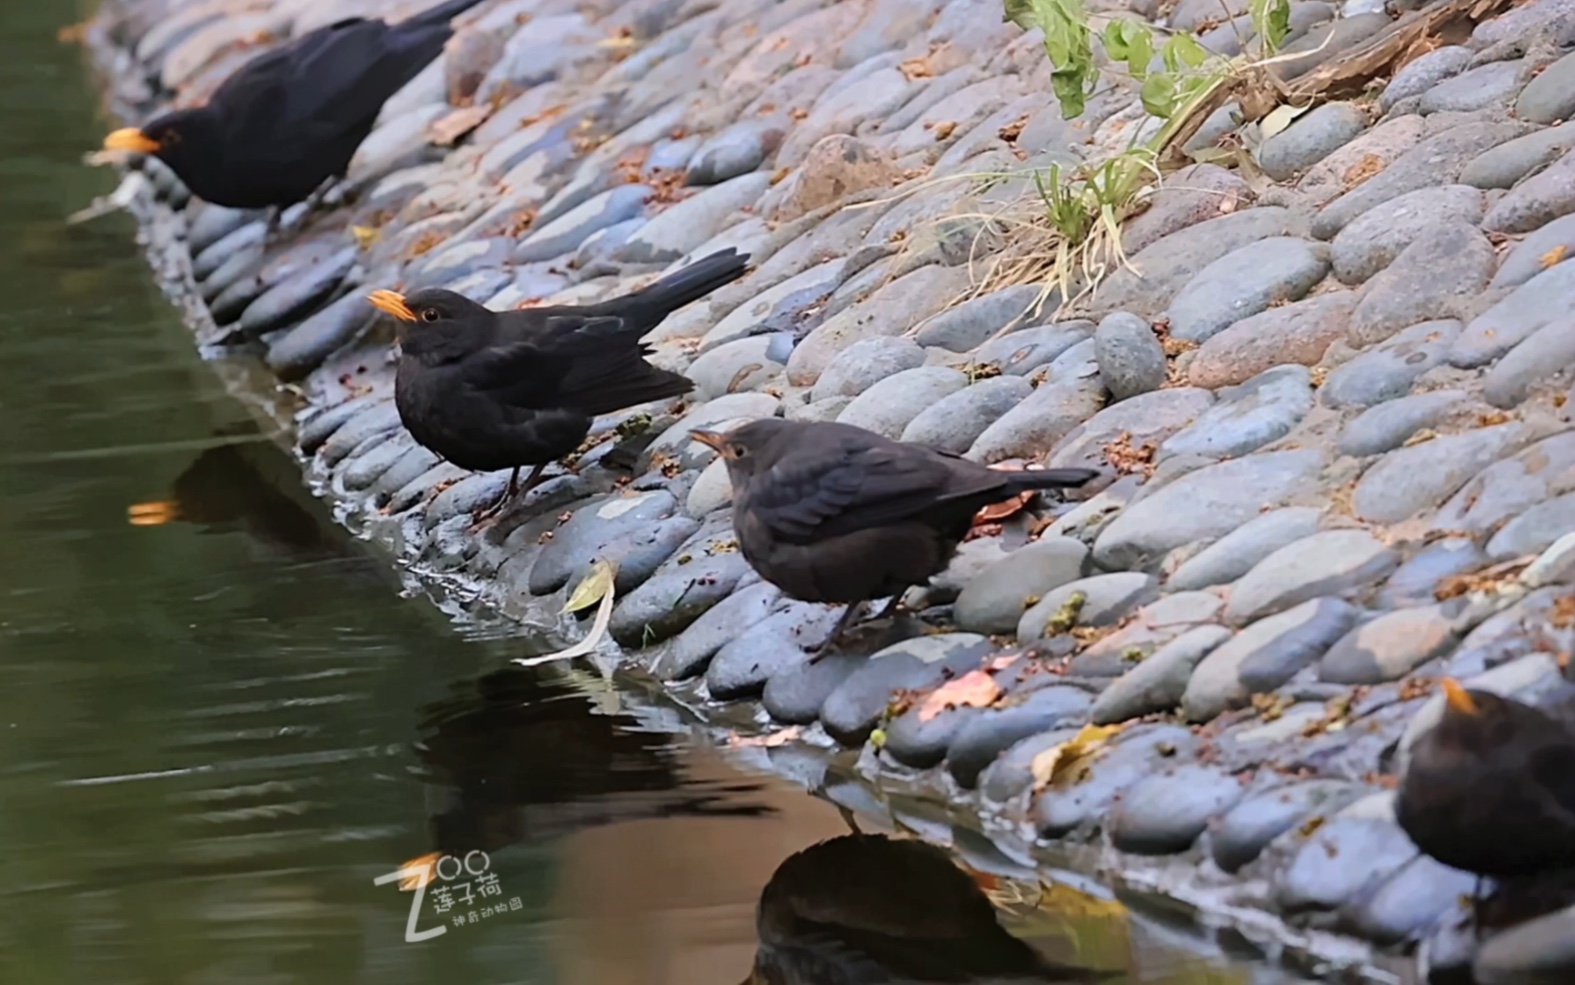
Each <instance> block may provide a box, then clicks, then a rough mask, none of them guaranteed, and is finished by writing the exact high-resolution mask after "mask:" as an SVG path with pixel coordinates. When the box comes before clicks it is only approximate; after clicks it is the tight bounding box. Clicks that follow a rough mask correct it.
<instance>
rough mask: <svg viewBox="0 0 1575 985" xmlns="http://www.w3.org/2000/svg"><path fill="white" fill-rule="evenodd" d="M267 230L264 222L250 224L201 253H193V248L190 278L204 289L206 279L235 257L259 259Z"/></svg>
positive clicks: (232, 232) (235, 230)
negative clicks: (242, 256)
mask: <svg viewBox="0 0 1575 985" xmlns="http://www.w3.org/2000/svg"><path fill="white" fill-rule="evenodd" d="M267 228H268V227H267V224H266V223H264V222H250V223H247V224H246V225H243V226H241V227H239V228H237V229H234V230H232V231H231V232H230V233H229V234H228V235H226V236H224V237H223V238H222V239H220V240H219V241H218V242H215V243H213V244H211V245H209V246H208V247H207V248H206V249H204V250H203V251H202V252H201V253H197V252H195V247H193V248H192V249H193V253H192V256H193V259H192V261H191V273H192V276H193V277H195V278H197V283H199V284H201V285H203V287H204V288H206V287H207V281H208V279H209V278H210V277H212V276H213V275H214V274H215V273H217V272H218V271H219V269H220V268H222V267H223V266H224V265H225V264H226V263H229V262H230V261H231V260H232V259H233V258H234V257H236V256H237V255H240V254H245V255H246V256H249V257H252V258H254V259H256V258H260V257H261V256H262V255H263V238H264V236H265V235H266V233H267Z"/></svg>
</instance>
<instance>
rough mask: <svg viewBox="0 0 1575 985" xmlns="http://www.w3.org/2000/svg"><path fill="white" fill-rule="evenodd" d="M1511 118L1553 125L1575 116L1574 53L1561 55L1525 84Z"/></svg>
mask: <svg viewBox="0 0 1575 985" xmlns="http://www.w3.org/2000/svg"><path fill="white" fill-rule="evenodd" d="M1515 116H1516V117H1518V118H1519V119H1522V120H1528V121H1530V122H1532V123H1557V122H1559V121H1562V120H1568V119H1569V118H1570V117H1571V116H1575V53H1572V54H1568V55H1565V56H1564V57H1563V58H1560V59H1559V60H1558V61H1556V62H1554V63H1553V64H1552V65H1549V66H1547V67H1546V68H1544V69H1543V70H1542V73H1541V74H1540V75H1538V76H1537V77H1536V78H1534V79H1532V80H1531V81H1530V82H1528V83H1527V84H1526V88H1525V89H1523V90H1521V93H1520V98H1519V99H1518V100H1516V102H1515Z"/></svg>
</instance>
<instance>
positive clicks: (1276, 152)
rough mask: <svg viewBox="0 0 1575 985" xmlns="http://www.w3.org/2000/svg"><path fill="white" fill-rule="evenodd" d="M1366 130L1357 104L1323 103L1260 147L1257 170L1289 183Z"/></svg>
mask: <svg viewBox="0 0 1575 985" xmlns="http://www.w3.org/2000/svg"><path fill="white" fill-rule="evenodd" d="M1365 129H1367V116H1366V114H1365V113H1363V112H1362V109H1361V107H1359V106H1356V105H1355V104H1354V103H1324V104H1323V105H1322V106H1319V107H1317V108H1316V109H1313V110H1312V111H1311V112H1308V113H1305V114H1303V115H1302V116H1300V117H1298V118H1297V119H1296V121H1295V122H1293V123H1292V124H1291V125H1290V126H1288V127H1286V128H1285V129H1284V130H1282V131H1280V132H1279V133H1277V134H1275V135H1274V136H1272V137H1270V138H1269V139H1267V140H1265V141H1264V142H1263V143H1262V144H1260V145H1258V151H1257V155H1258V166H1259V167H1261V168H1263V171H1264V173H1265V174H1267V175H1268V176H1269V177H1271V178H1273V179H1274V180H1275V181H1290V180H1291V179H1292V178H1294V177H1296V175H1297V174H1299V173H1300V172H1302V171H1305V170H1306V169H1307V168H1309V167H1311V166H1312V165H1314V164H1317V163H1318V162H1319V161H1321V160H1323V159H1324V158H1326V157H1328V156H1329V155H1330V154H1332V153H1334V152H1335V151H1337V150H1339V149H1340V148H1341V147H1344V146H1345V145H1346V144H1348V143H1350V142H1351V141H1352V140H1353V139H1355V137H1356V136H1357V135H1358V134H1360V133H1361V132H1362V131H1363V130H1365Z"/></svg>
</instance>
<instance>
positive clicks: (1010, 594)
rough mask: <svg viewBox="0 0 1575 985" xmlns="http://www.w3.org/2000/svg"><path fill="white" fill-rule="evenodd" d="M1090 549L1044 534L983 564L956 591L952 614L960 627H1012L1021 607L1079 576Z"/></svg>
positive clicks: (973, 629) (994, 630) (1002, 629)
mask: <svg viewBox="0 0 1575 985" xmlns="http://www.w3.org/2000/svg"><path fill="white" fill-rule="evenodd" d="M1087 562H1088V548H1087V547H1086V546H1084V545H1083V544H1082V543H1081V542H1079V541H1076V540H1073V539H1071V538H1069V537H1050V536H1046V537H1042V538H1041V539H1039V540H1038V541H1036V542H1034V543H1032V544H1029V545H1027V546H1026V547H1022V548H1019V549H1018V550H1015V551H1013V552H1011V553H1010V554H1008V555H1006V557H1004V558H1002V559H1001V560H999V561H996V562H995V563H994V564H991V565H990V566H989V567H987V568H985V569H984V570H983V571H982V572H980V573H979V575H978V576H977V577H975V578H974V579H973V580H972V581H970V582H969V583H968V584H967V585H966V586H965V587H964V588H963V590H962V593H961V594H959V595H958V596H957V601H956V603H955V605H954V607H953V619H954V621H955V622H956V623H957V626H958V627H959V628H961V629H965V630H968V631H970V632H975V633H984V634H987V635H988V634H998V633H1010V632H1013V631H1014V630H1016V628H1017V623H1018V621H1019V620H1020V619H1022V617H1023V613H1024V611H1025V610H1026V609H1027V608H1028V607H1029V606H1030V605H1031V604H1032V603H1034V602H1037V601H1038V600H1039V599H1041V598H1043V597H1044V595H1045V593H1047V592H1050V591H1053V590H1054V589H1057V588H1060V587H1061V586H1062V585H1066V584H1068V583H1070V582H1074V581H1077V580H1078V579H1080V578H1082V577H1083V576H1084V574H1085V572H1086V571H1087Z"/></svg>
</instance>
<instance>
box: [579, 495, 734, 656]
mask: <svg viewBox="0 0 1575 985" xmlns="http://www.w3.org/2000/svg"><path fill="white" fill-rule="evenodd" d="M696 528H698V529H696ZM661 529H662V530H664V531H665V534H666V537H668V538H670V537H675V536H677V535H678V534H680V533H681V532H682V531H683V530H685V529H689V530H691V531H692V532H691V534H690V535H689V536H688V538H687V539H686V540H684V541H683V542H682V543H681V544H679V545H678V546H677V547H676V549H675V550H673V552H672V554H671V556H670V557H668V558H665V559H664V560H663V561H662V562H661V564H660V566H659V567H657V568H656V569H655V570H654V571H653V572H652V573H651V575H650V578H649V579H648V580H647V581H646V582H645V583H644V584H642V585H640V586H639V587H638V588H634V589H633V590H631V591H628V592H627V593H626V594H623V595H622V596H621V597H620V598H619V599H618V605H617V608H615V609H614V610H613V615H612V622H611V623H610V624H609V627H608V628H609V630H610V631H611V632H612V635H613V639H615V640H617V641H618V642H619V643H621V644H623V645H625V646H650V645H652V644H653V643H659V642H661V641H663V640H665V639H667V638H669V637H671V636H674V635H677V634H678V633H680V632H683V631H684V630H685V629H686V628H687V627H688V626H689V625H690V624H691V623H693V622H694V621H695V620H696V619H699V618H700V617H701V616H703V615H704V614H705V613H706V612H707V611H708V610H710V609H711V607H713V606H715V605H718V604H719V603H721V602H722V601H723V600H724V599H727V598H729V597H730V595H731V593H732V591H733V589H734V587H736V586H737V585H738V584H739V583H740V582H741V581H743V580H744V579H746V578H748V577H749V575H750V567H749V563H748V562H747V561H745V560H744V558H743V555H741V554H739V553H738V542H737V540H736V539H735V537H734V535H733V524H732V522H731V520H730V519H729V518H727V517H717V518H714V519H712V520H711V521H709V522H706V523H705V524H703V525H700V524H696V523H695V522H694V520H693V518H690V519H689V522H688V523H679V522H673V523H669V524H664V525H663V526H662V528H661ZM654 533H655V531H641V533H640V534H638V535H636V536H635V537H634V538H632V540H633V541H638V540H639V538H640V537H644V536H647V535H650V534H654ZM556 539H557V538H556V537H554V540H556ZM653 552H654V551H653ZM620 573H621V572H620Z"/></svg>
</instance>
